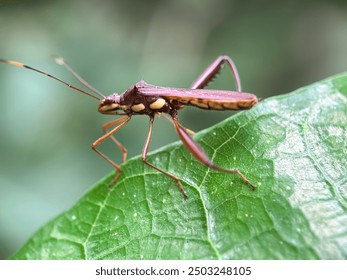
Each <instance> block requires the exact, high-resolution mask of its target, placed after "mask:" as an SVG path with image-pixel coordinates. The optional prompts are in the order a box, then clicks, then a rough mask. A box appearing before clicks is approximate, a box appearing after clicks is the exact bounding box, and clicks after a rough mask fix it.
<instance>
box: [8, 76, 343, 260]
mask: <svg viewBox="0 0 347 280" xmlns="http://www.w3.org/2000/svg"><path fill="white" fill-rule="evenodd" d="M195 139H196V140H197V141H198V142H199V144H200V145H201V146H202V147H203V148H204V150H205V151H206V152H207V154H208V155H209V156H210V157H211V158H212V160H213V162H215V163H216V164H220V165H222V166H226V167H227V166H238V167H239V168H240V170H242V171H243V172H244V173H245V174H247V176H248V177H249V178H250V180H251V181H252V182H254V183H255V184H256V185H257V186H258V189H257V191H256V192H252V191H251V190H250V189H249V188H248V187H247V186H245V184H243V182H242V180H241V179H240V178H239V177H237V176H230V175H228V174H224V173H220V172H216V171H213V170H211V169H208V168H206V167H204V166H203V165H201V164H199V163H198V162H196V161H195V160H193V158H192V156H191V155H190V154H189V153H187V152H186V150H185V149H183V147H182V145H181V144H179V143H175V144H172V145H170V146H167V147H165V148H162V149H160V150H159V151H157V152H156V153H153V154H151V155H150V156H148V158H149V160H152V161H155V163H156V164H157V165H158V166H159V167H160V168H162V169H163V170H167V171H169V172H171V173H173V174H176V175H177V176H179V178H180V180H181V182H182V185H183V186H184V188H185V190H186V192H187V195H188V196H189V199H188V200H186V201H183V200H182V197H181V195H180V194H179V192H177V189H176V186H174V185H173V183H172V181H171V180H167V178H166V176H164V175H163V174H161V173H158V172H153V170H152V169H151V168H148V167H147V166H144V165H143V164H142V161H141V158H134V159H132V160H130V161H128V162H127V163H126V164H124V165H123V166H122V168H123V173H122V174H121V176H120V177H119V180H118V182H117V184H116V185H115V187H114V188H113V189H112V190H109V189H107V188H105V184H108V182H109V181H110V180H112V177H113V175H110V176H108V177H107V178H105V179H103V180H101V182H99V183H98V184H96V185H95V186H94V187H93V188H92V189H91V190H90V191H89V192H88V193H87V194H86V195H85V196H84V197H82V198H81V199H80V200H79V201H78V202H77V203H76V205H75V206H73V207H72V208H71V209H70V210H68V211H66V212H64V213H62V214H61V215H60V216H59V217H57V218H55V219H54V220H52V221H51V222H49V223H48V224H47V225H46V226H44V227H43V228H42V229H41V230H39V231H38V232H37V233H36V234H35V235H34V236H33V237H32V238H31V239H30V240H29V241H28V242H27V244H25V245H24V246H23V247H22V248H21V249H20V250H19V251H18V252H17V253H16V254H15V255H14V256H13V258H14V259H346V258H347V246H346V244H347V243H346V240H347V181H346V174H347V160H346V159H347V149H346V147H347V143H346V141H347V140H346V139H347V74H342V75H339V76H335V77H332V78H330V79H327V80H324V81H322V82H319V83H316V84H313V85H310V86H308V87H305V88H302V89H299V90H297V91H295V92H293V93H291V94H287V95H282V96H278V97H274V98H270V99H268V100H264V101H263V102H261V103H260V104H259V105H258V106H256V107H255V108H254V109H252V110H248V111H243V112H241V113H239V114H237V115H235V116H233V117H231V118H229V119H227V120H225V121H223V122H222V123H220V124H218V125H216V126H214V127H212V128H210V129H207V130H204V131H203V132H201V133H199V134H197V135H196V137H195Z"/></svg>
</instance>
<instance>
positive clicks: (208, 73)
mask: <svg viewBox="0 0 347 280" xmlns="http://www.w3.org/2000/svg"><path fill="white" fill-rule="evenodd" d="M224 63H226V64H227V65H228V66H229V68H230V70H231V72H232V74H233V76H234V78H235V83H236V89H237V91H239V92H241V80H240V76H239V73H238V72H237V68H236V66H235V63H234V62H233V60H232V59H231V58H230V57H229V56H226V55H222V56H219V57H217V59H216V60H215V61H213V62H212V63H211V64H210V65H209V66H208V67H207V68H206V69H205V71H204V72H202V73H201V75H200V76H199V77H198V78H197V79H196V80H195V81H194V83H193V84H192V85H191V86H190V88H191V89H202V88H205V87H206V86H207V85H208V83H209V82H211V81H212V80H213V78H215V77H216V75H217V74H218V73H219V71H220V70H221V69H222V66H223V64H224Z"/></svg>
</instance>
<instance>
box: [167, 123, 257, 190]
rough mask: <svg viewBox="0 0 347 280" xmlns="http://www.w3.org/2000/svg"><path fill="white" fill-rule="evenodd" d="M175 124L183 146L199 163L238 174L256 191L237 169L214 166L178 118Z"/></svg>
mask: <svg viewBox="0 0 347 280" xmlns="http://www.w3.org/2000/svg"><path fill="white" fill-rule="evenodd" d="M173 124H174V126H175V128H176V131H177V133H178V136H179V137H180V139H181V141H182V142H183V144H184V145H185V146H186V148H187V149H188V150H189V151H190V152H191V153H192V155H193V156H194V157H195V158H196V159H197V160H198V161H200V162H201V163H202V164H204V165H205V166H207V167H209V168H211V169H214V170H217V171H220V172H224V173H229V174H237V175H238V176H239V177H241V179H242V181H243V182H244V183H245V184H247V185H248V186H250V187H251V188H252V190H255V186H254V185H253V184H252V183H250V182H249V181H248V179H247V178H246V176H245V175H243V174H242V173H241V172H240V171H239V170H238V169H237V168H234V169H225V168H222V167H219V166H217V165H214V164H213V163H212V161H211V160H210V159H209V158H208V156H207V155H206V154H205V152H204V151H203V150H202V148H201V147H200V146H199V145H198V144H197V143H196V142H195V141H194V140H193V138H191V137H190V136H189V134H188V133H187V132H186V130H185V128H184V127H183V126H182V125H181V124H179V122H178V121H177V119H176V118H173Z"/></svg>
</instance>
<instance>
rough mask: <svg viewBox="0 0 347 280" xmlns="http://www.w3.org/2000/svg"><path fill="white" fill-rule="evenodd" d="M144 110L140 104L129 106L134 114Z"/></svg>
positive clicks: (143, 106)
mask: <svg viewBox="0 0 347 280" xmlns="http://www.w3.org/2000/svg"><path fill="white" fill-rule="evenodd" d="M144 109H145V105H143V104H142V103H140V104H136V105H133V106H131V110H133V111H134V112H141V111H143V110H144Z"/></svg>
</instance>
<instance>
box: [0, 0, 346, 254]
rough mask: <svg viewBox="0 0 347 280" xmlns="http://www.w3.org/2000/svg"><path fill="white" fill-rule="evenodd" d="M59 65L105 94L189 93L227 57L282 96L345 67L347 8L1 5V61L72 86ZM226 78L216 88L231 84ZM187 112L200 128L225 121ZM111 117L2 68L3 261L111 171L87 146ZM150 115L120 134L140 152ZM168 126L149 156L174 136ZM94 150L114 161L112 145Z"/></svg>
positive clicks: (249, 81) (215, 2)
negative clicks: (142, 86)
mask: <svg viewBox="0 0 347 280" xmlns="http://www.w3.org/2000/svg"><path fill="white" fill-rule="evenodd" d="M52 54H58V55H61V56H63V57H65V58H66V60H67V61H68V62H69V63H70V64H71V66H72V67H73V68H74V69H75V70H76V71H77V72H78V73H79V74H80V75H81V76H82V77H84V78H85V79H86V80H87V81H88V82H90V83H91V84H92V85H94V86H95V87H96V88H98V89H99V90H100V91H102V92H104V93H105V94H106V95H108V94H110V93H112V92H114V91H116V92H118V93H121V92H123V91H125V90H126V88H127V87H128V86H130V85H131V84H133V83H135V82H137V81H138V80H140V79H145V80H146V81H147V82H149V83H152V84H156V85H162V86H175V87H187V86H189V85H190V84H191V83H192V81H193V80H194V79H195V78H196V77H197V76H198V75H199V74H200V73H201V71H202V70H203V69H204V68H205V67H206V66H207V65H209V63H211V62H212V61H213V60H214V59H215V58H216V57H217V56H218V55H221V54H227V55H230V56H231V57H232V58H233V59H234V61H235V63H236V65H237V67H238V70H239V73H240V76H241V80H242V84H243V89H244V91H246V92H252V93H256V94H257V95H258V96H259V97H260V98H266V97H268V96H271V95H277V94H283V93H286V92H289V91H292V90H294V89H296V88H298V87H301V86H304V85H307V84H310V83H312V82H315V81H318V80H321V79H323V78H325V77H328V76H331V75H333V74H336V73H339V72H343V71H345V70H346V69H347V4H346V1H302V0H300V1H299V0H293V1H274V0H270V1H241V0H238V1H236V0H235V1H228V0H212V1H207V0H199V1H198V0H194V1H186V0H175V1H169V0H167V1H159V0H151V1H110V0H102V1H97V0H95V1H89V0H88V1H86V0H84V1H83V0H73V1H68V0H63V1H47V0H46V1H29V0H27V1H24V0H17V1H15V0H14V1H11V0H0V57H2V58H6V59H12V60H17V61H21V62H23V63H26V64H28V65H31V66H33V67H37V68H39V69H41V70H43V71H46V72H49V73H51V74H54V75H56V76H57V77H59V78H62V79H63V80H66V81H68V82H71V83H72V84H75V85H77V86H80V85H79V83H78V82H75V80H74V78H73V77H72V76H71V75H70V74H69V73H68V72H67V71H65V70H64V69H63V68H62V67H60V66H58V65H56V64H55V63H54V62H53V60H52V59H51V57H50V56H51V55H52ZM232 81H233V80H232V79H231V78H230V72H229V71H223V72H222V73H221V74H220V77H219V79H218V80H217V81H215V82H214V83H213V85H212V86H213V87H216V88H224V89H230V88H231V87H233V86H234V85H233V83H232ZM231 114H232V113H231V112H212V111H211V112H210V111H202V110H197V109H191V108H188V109H186V110H184V111H182V112H181V114H180V120H181V122H182V124H184V125H185V126H187V127H189V128H191V129H193V130H195V131H199V130H201V129H203V128H206V127H209V126H211V125H213V124H215V123H217V122H218V121H221V120H222V119H225V118H226V117H228V116H230V115H231ZM111 119H113V117H112V116H103V115H100V114H98V112H97V102H96V101H95V100H94V99H91V98H88V97H87V96H84V95H82V94H79V93H78V92H75V91H72V90H70V89H68V88H66V87H64V86H63V85H61V84H60V83H58V82H55V81H54V80H51V79H48V78H47V77H45V76H41V75H38V74H37V73H35V72H31V71H28V70H25V69H21V68H16V67H13V66H9V65H5V64H0V131H1V137H0V153H1V156H0V166H1V168H0V227H1V229H0V258H8V257H9V256H10V255H11V254H13V253H14V252H15V251H16V250H17V249H18V248H19V247H20V246H21V245H23V243H24V242H25V241H26V240H27V239H28V238H29V237H30V235H31V234H33V233H34V232H35V231H36V230H37V229H38V228H39V227H40V226H42V225H43V224H45V223H46V222H47V221H49V220H50V219H51V218H53V217H54V216H56V215H57V214H59V213H61V212H62V211H63V210H65V209H68V208H69V207H70V206H71V205H73V204H74V203H75V202H76V200H78V198H79V197H80V196H81V195H82V194H83V193H84V192H85V191H86V190H87V189H88V188H89V186H91V185H92V184H93V183H94V182H96V181H97V180H99V179H100V178H101V177H103V176H104V175H105V174H107V173H108V172H110V171H111V170H112V168H111V166H109V165H108V164H107V163H106V162H104V161H103V160H102V159H101V158H99V157H98V156H97V155H96V154H95V153H94V152H93V151H92V150H91V143H92V142H93V141H94V140H95V139H97V138H98V137H100V136H101V135H102V131H101V128H100V127H101V125H102V124H103V123H104V122H106V121H109V120H111ZM147 126H148V119H147V118H146V117H135V118H133V120H132V121H131V123H130V124H129V125H127V126H126V127H125V128H124V129H122V131H121V132H120V133H118V135H117V137H118V139H119V140H120V141H121V142H122V143H124V144H126V146H127V148H128V151H129V157H132V156H134V155H138V154H140V152H141V150H142V147H143V143H144V140H145V137H146V133H147ZM176 140H177V136H176V135H175V132H174V129H173V128H172V126H171V124H170V123H168V122H167V121H166V120H165V119H163V118H159V119H157V122H156V124H155V130H154V135H153V140H152V144H151V150H154V149H155V148H158V147H161V146H163V145H165V144H167V143H170V142H172V141H176ZM102 150H103V151H105V152H106V153H107V154H108V155H110V154H111V155H113V156H114V157H113V158H114V159H115V160H117V161H118V162H119V161H120V153H119V152H118V150H117V148H115V147H114V146H113V145H112V144H111V143H106V144H105V145H103V147H102Z"/></svg>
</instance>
